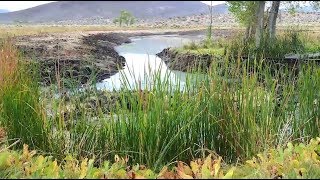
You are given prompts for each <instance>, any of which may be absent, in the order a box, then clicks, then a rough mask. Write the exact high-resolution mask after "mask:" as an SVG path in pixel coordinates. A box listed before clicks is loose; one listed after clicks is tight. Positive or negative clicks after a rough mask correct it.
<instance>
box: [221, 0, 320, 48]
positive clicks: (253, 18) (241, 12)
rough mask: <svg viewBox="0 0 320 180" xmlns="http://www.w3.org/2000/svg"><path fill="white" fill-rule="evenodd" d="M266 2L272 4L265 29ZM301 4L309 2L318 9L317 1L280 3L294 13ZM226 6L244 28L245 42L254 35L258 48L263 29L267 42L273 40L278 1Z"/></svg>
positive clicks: (242, 2) (239, 3)
mask: <svg viewBox="0 0 320 180" xmlns="http://www.w3.org/2000/svg"><path fill="white" fill-rule="evenodd" d="M266 2H272V6H271V10H270V12H269V16H268V18H267V19H266V26H265V27H266V28H263V24H264V9H265V4H266ZM301 2H304V3H306V2H309V3H310V4H311V5H312V7H313V8H314V9H319V8H320V2H319V1H281V4H284V5H286V6H288V7H287V9H288V10H289V12H291V13H294V12H295V10H296V9H297V8H299V7H300V3H301ZM227 4H228V5H229V11H230V12H231V13H232V14H233V15H234V16H235V18H236V19H237V20H238V21H239V22H240V24H242V25H245V26H246V34H245V38H244V39H245V40H248V39H249V38H250V37H252V36H253V34H254V35H255V41H256V46H257V47H259V46H260V44H261V39H262V36H263V33H264V32H265V31H264V30H265V29H266V30H267V31H268V36H267V37H266V38H269V40H272V39H273V38H275V33H276V21H277V17H278V12H279V7H280V1H227Z"/></svg>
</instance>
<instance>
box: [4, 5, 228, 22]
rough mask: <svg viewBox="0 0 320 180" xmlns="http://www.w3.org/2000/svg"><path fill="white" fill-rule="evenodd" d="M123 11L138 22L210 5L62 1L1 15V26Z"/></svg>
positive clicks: (200, 10)
mask: <svg viewBox="0 0 320 180" xmlns="http://www.w3.org/2000/svg"><path fill="white" fill-rule="evenodd" d="M121 10H127V11H129V12H131V13H132V14H133V15H134V16H135V17H136V18H139V19H159V18H169V17H177V16H188V15H194V14H201V13H208V11H209V9H208V5H206V4H204V3H202V2H200V1H60V2H52V3H48V4H44V5H40V6H36V7H33V8H29V9H25V10H21V11H16V12H9V13H4V14H0V23H12V22H15V21H20V22H31V23H41V22H42V23H43V22H53V21H70V20H71V21H77V20H81V19H88V18H108V19H113V18H114V17H117V16H119V14H120V11H121ZM227 11H228V10H227V7H226V6H225V5H224V4H222V5H217V6H214V8H213V12H214V13H226V12H227Z"/></svg>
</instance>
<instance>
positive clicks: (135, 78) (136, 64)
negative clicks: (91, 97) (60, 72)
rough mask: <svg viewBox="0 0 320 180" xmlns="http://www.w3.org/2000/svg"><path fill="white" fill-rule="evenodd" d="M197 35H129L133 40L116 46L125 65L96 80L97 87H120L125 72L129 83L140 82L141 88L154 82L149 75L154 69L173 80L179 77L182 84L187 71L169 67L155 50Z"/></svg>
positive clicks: (181, 42) (153, 72)
mask: <svg viewBox="0 0 320 180" xmlns="http://www.w3.org/2000/svg"><path fill="white" fill-rule="evenodd" d="M196 38H197V37H183V36H179V37H177V36H173V35H166V36H164V35H161V36H148V37H139V38H132V39H131V40H132V41H133V42H132V43H129V44H124V45H121V46H118V47H117V48H116V50H117V51H118V52H119V54H120V55H122V56H123V57H124V58H125V59H126V66H125V67H124V69H123V70H121V71H120V72H119V73H117V74H115V75H113V76H111V77H110V78H108V79H105V80H104V81H103V82H101V83H98V84H97V87H98V88H99V89H100V88H101V89H108V90H112V89H119V88H121V87H122V82H123V81H124V79H123V76H125V77H126V78H127V80H126V81H127V82H129V84H130V86H131V87H134V85H135V82H141V84H142V88H143V87H144V86H145V84H153V82H154V81H153V79H152V78H150V77H152V76H153V75H154V74H155V73H160V77H161V79H166V78H165V77H166V76H169V79H170V81H171V82H172V83H177V82H178V81H179V82H180V85H181V86H184V84H185V79H186V73H183V72H179V71H170V70H169V69H168V68H167V66H166V64H165V63H164V62H163V61H162V60H161V59H160V58H158V57H157V56H156V55H155V54H156V53H159V52H161V51H162V50H163V49H165V48H167V47H179V46H182V45H183V44H185V43H188V42H191V41H192V39H196ZM139 80H140V81H139Z"/></svg>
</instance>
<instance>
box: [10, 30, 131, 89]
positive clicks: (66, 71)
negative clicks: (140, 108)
mask: <svg viewBox="0 0 320 180" xmlns="http://www.w3.org/2000/svg"><path fill="white" fill-rule="evenodd" d="M130 42H131V41H130V39H129V38H128V37H127V36H123V35H119V34H116V33H100V34H85V35H81V34H45V35H37V36H22V37H17V38H16V39H15V44H16V46H17V47H18V49H19V50H20V51H21V52H22V53H23V55H24V56H25V57H27V58H29V59H32V60H34V61H35V62H37V63H38V64H39V66H40V69H41V73H40V75H41V82H42V83H44V84H45V85H49V84H51V83H55V82H56V81H57V80H58V79H59V80H61V81H62V82H64V83H67V82H70V80H71V81H73V82H72V83H77V84H78V85H79V84H85V83H88V82H89V81H90V80H91V79H92V78H96V79H95V80H97V81H101V80H103V79H105V78H108V77H110V76H112V75H113V74H115V73H117V72H118V70H119V69H121V68H123V66H124V64H125V59H124V57H122V56H120V55H119V54H118V53H117V52H116V51H115V49H114V47H115V46H117V45H121V44H123V43H130Z"/></svg>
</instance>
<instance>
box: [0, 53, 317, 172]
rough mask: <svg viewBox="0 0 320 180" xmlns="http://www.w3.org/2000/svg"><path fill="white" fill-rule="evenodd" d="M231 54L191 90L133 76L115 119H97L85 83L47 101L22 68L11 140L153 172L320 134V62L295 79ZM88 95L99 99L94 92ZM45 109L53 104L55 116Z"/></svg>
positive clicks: (4, 113) (6, 105) (9, 102)
mask: <svg viewBox="0 0 320 180" xmlns="http://www.w3.org/2000/svg"><path fill="white" fill-rule="evenodd" d="M228 53H230V51H227V55H226V56H225V59H224V62H223V64H218V63H217V62H215V61H213V63H212V64H211V67H210V70H209V72H208V73H207V74H206V75H202V76H201V78H200V76H199V77H197V76H195V75H193V76H192V77H191V76H188V77H187V81H186V84H185V85H184V86H182V84H180V83H179V81H176V82H175V81H170V79H171V77H172V74H169V73H167V74H166V75H165V77H164V78H161V75H160V71H158V72H157V73H155V74H153V75H151V76H150V77H149V78H151V80H148V79H145V81H146V82H150V83H147V84H146V85H145V89H147V90H144V89H142V87H143V85H142V84H141V83H140V82H141V81H139V79H137V78H136V81H137V83H136V84H135V86H134V87H131V84H130V83H129V82H128V77H125V76H124V77H123V88H122V89H121V90H120V91H118V92H116V93H117V95H118V97H119V98H118V100H117V101H116V103H115V106H114V107H113V108H111V110H110V112H109V113H103V111H102V108H103V107H102V106H103V105H101V104H99V103H97V109H96V111H95V112H94V113H92V112H90V111H88V109H87V108H86V107H85V106H81V105H80V104H81V103H82V100H81V98H80V94H81V93H83V92H81V91H78V88H77V87H74V89H70V90H69V91H70V92H72V94H73V95H72V97H71V98H70V100H69V101H68V102H69V104H68V103H66V102H67V101H64V100H63V98H57V99H54V98H51V99H50V100H49V101H48V100H45V99H43V98H40V97H42V95H41V94H42V93H43V92H42V93H41V91H40V89H39V87H38V86H37V83H34V81H31V79H30V80H28V78H29V77H30V76H27V75H26V74H24V72H25V71H18V72H21V74H24V76H22V75H21V76H17V77H19V78H18V80H19V82H20V83H14V84H11V86H10V88H8V87H9V86H5V87H6V88H3V87H2V88H1V89H0V92H1V93H0V95H1V100H0V102H1V103H0V104H1V109H0V117H1V125H2V126H3V127H4V128H5V129H6V131H7V132H8V133H9V134H8V138H9V139H13V138H19V139H21V143H26V144H29V145H34V147H35V148H37V149H39V150H42V151H43V152H45V153H50V154H51V155H52V156H54V157H56V158H60V160H62V157H65V155H66V154H72V155H75V156H78V157H84V156H87V157H89V158H90V157H93V156H95V158H96V159H97V162H96V163H100V162H103V160H105V159H110V158H113V157H114V155H115V154H119V155H128V156H129V161H130V162H131V163H140V164H146V165H148V166H149V167H152V168H153V169H159V168H160V167H161V166H162V165H165V164H168V163H171V162H173V161H175V160H177V159H179V160H182V161H188V160H191V159H193V158H195V157H205V156H206V155H207V154H208V153H210V152H216V153H218V154H219V155H221V156H223V158H224V159H225V160H226V161H230V162H235V161H237V160H243V159H245V158H248V157H251V156H252V155H254V154H256V153H258V152H262V151H264V150H265V149H268V148H271V147H274V146H283V145H285V144H286V142H288V141H304V142H307V141H309V140H310V139H311V138H312V137H316V136H319V131H320V129H319V127H320V126H319V112H320V110H319V99H320V97H319V96H320V95H319V92H320V79H319V77H320V76H319V75H320V68H319V66H316V65H314V64H312V63H310V64H307V65H301V67H300V69H299V74H297V75H295V74H294V72H293V71H292V70H291V69H290V68H288V67H284V68H282V69H279V70H276V71H274V70H273V69H272V68H271V67H268V66H265V65H264V64H263V63H261V61H258V60H260V59H259V58H261V57H260V56H256V57H254V58H249V59H248V60H247V61H245V62H242V61H241V60H240V59H234V58H233V57H232V56H229V55H228ZM250 62H252V63H250ZM18 74H19V73H18ZM194 76H195V77H194ZM292 77H296V78H297V79H296V80H295V81H293V80H292ZM88 92H90V94H91V95H92V96H94V94H95V93H96V94H98V90H96V89H95V88H92V89H91V90H90V91H88ZM105 93H106V94H108V93H110V92H105ZM39 99H41V100H42V102H39ZM41 103H42V104H47V105H48V104H49V105H50V106H47V107H50V111H52V112H53V113H51V114H52V115H51V116H49V115H48V113H47V111H43V107H42V105H41ZM70 104H71V105H78V106H77V108H71V106H70ZM68 109H71V110H68ZM46 110H48V109H46ZM64 112H68V115H67V116H66V114H65V113H64ZM12 124H13V125H12Z"/></svg>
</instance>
